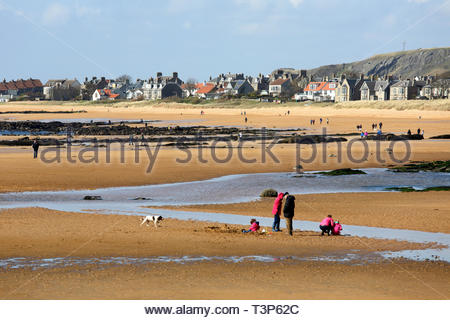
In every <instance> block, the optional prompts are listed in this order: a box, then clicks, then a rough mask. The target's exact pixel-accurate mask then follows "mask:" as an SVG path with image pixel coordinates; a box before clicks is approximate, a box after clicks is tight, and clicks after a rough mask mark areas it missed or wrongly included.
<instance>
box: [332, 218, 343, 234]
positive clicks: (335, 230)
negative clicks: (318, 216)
mask: <svg viewBox="0 0 450 320" xmlns="http://www.w3.org/2000/svg"><path fill="white" fill-rule="evenodd" d="M341 231H342V225H341V224H340V223H339V221H337V220H336V221H335V222H334V227H333V230H331V233H332V234H333V236H339V235H340V234H341Z"/></svg>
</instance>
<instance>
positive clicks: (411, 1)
mask: <svg viewBox="0 0 450 320" xmlns="http://www.w3.org/2000/svg"><path fill="white" fill-rule="evenodd" d="M404 42H405V43H406V49H410V50H411V49H418V48H432V47H448V46H450V0H395V1H393V0H377V1H366V0H220V1H216V0H166V1H160V0H158V1H153V0H147V1H145V0H127V1H120V0H117V1H96V0H90V1H87V0H64V1H63V0H60V1H55V0H41V1H31V0H22V1H16V0H0V61H2V63H1V64H0V65H1V67H0V78H1V79H3V78H6V79H7V80H11V79H18V78H29V77H32V78H39V79H41V80H42V81H46V80H48V79H57V78H74V77H75V78H77V79H79V80H83V79H84V77H86V76H87V77H92V76H97V77H100V76H106V77H108V78H116V77H118V76H120V75H122V74H128V75H130V76H131V77H132V78H133V79H137V78H140V79H147V78H149V77H151V76H154V75H155V74H156V72H159V71H160V72H163V73H164V74H171V73H172V72H174V71H177V72H178V73H179V75H180V77H181V78H182V79H183V80H185V81H186V80H187V79H189V78H194V79H196V80H198V81H203V80H207V79H209V77H210V76H213V77H214V76H216V75H218V74H220V73H227V72H232V73H237V72H243V73H245V74H246V75H257V74H259V73H263V74H268V73H270V72H272V71H273V70H274V69H276V68H279V67H291V68H295V69H310V68H314V67H318V66H321V65H326V64H338V63H345V62H353V61H357V60H362V59H365V58H368V57H370V56H372V55H374V54H378V53H384V52H392V51H401V50H402V48H403V43H404Z"/></svg>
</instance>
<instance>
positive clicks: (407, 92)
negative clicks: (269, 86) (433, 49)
mask: <svg viewBox="0 0 450 320" xmlns="http://www.w3.org/2000/svg"><path fill="white" fill-rule="evenodd" d="M444 83H446V84H444ZM449 91H450V81H448V80H447V81H446V80H437V81H433V78H432V77H416V78H415V79H413V80H410V79H407V80H402V79H394V78H393V77H391V76H386V77H384V78H383V79H380V80H375V79H374V77H371V78H369V79H365V78H364V76H361V77H360V78H359V79H346V78H345V76H342V77H341V78H339V79H337V78H333V79H331V80H328V79H323V81H311V82H309V83H308V85H307V86H306V88H305V89H304V92H303V93H298V94H296V95H295V97H294V98H295V100H297V101H300V100H311V101H336V102H345V101H355V100H363V101H385V100H411V99H420V98H424V99H433V98H443V97H448V93H449Z"/></svg>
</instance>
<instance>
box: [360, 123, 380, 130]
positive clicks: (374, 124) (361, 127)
mask: <svg viewBox="0 0 450 320" xmlns="http://www.w3.org/2000/svg"><path fill="white" fill-rule="evenodd" d="M378 128H379V131H381V130H382V129H383V122H380V123H378V124H376V123H372V130H373V131H375V130H377V129H378ZM356 130H358V131H362V130H363V125H362V124H358V125H356Z"/></svg>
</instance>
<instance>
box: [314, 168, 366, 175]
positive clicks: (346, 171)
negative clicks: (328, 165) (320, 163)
mask: <svg viewBox="0 0 450 320" xmlns="http://www.w3.org/2000/svg"><path fill="white" fill-rule="evenodd" d="M315 174H322V175H325V176H346V175H352V174H366V173H365V172H364V171H362V170H354V169H351V168H344V169H337V170H332V171H322V172H316V173H315Z"/></svg>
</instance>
